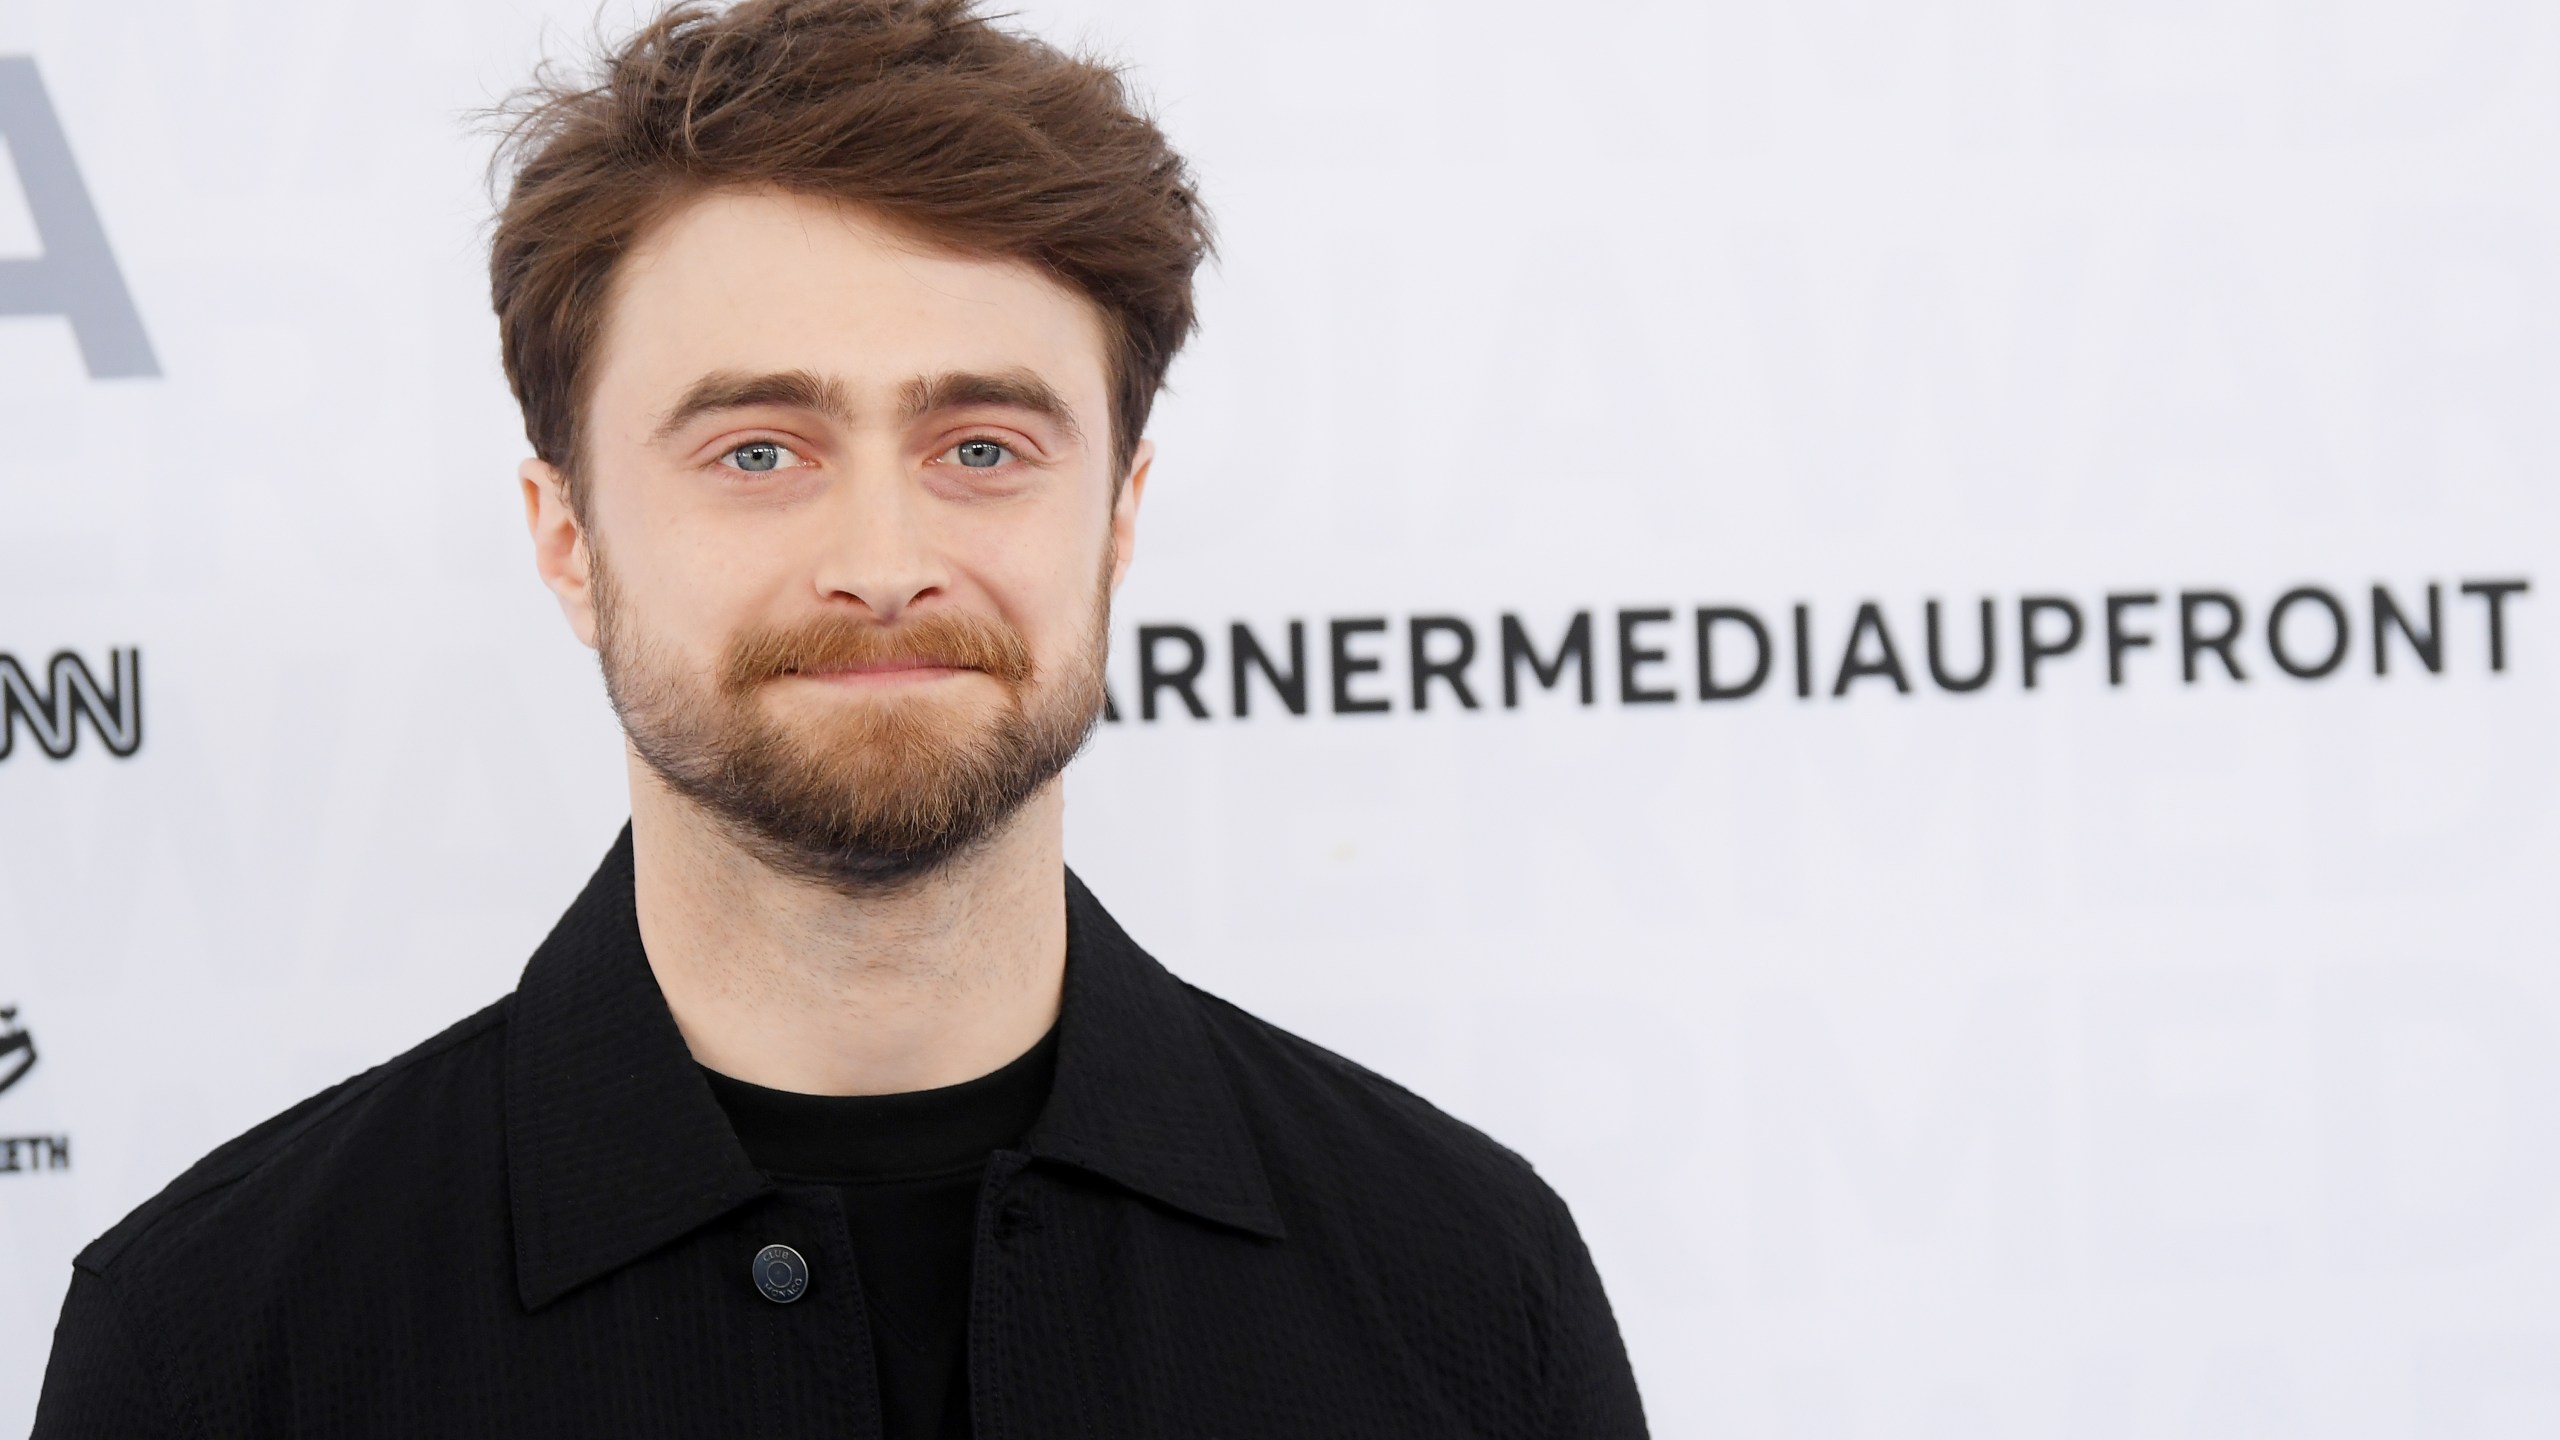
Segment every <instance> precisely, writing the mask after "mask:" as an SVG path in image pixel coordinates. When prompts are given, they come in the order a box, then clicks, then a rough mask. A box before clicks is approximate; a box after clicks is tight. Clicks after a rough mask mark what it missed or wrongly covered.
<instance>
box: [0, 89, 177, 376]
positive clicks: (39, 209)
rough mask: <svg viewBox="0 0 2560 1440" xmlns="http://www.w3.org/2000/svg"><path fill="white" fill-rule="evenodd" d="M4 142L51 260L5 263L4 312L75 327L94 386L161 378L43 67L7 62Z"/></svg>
mask: <svg viewBox="0 0 2560 1440" xmlns="http://www.w3.org/2000/svg"><path fill="white" fill-rule="evenodd" d="M0 141H6V142H7V143H8V146H9V157H10V158H11V159H12V160H15V161H16V162H17V166H18V184H19V186H20V187H21V188H22V189H23V190H24V191H25V193H26V197H27V213H28V214H29V215H31V216H33V217H34V218H35V222H36V239H37V240H38V241H39V242H40V243H41V244H42V245H43V247H44V253H43V254H41V255H38V256H36V257H35V258H33V259H31V260H0V315H59V316H61V317H62V318H64V319H66V320H68V321H70V322H71V334H72V336H73V337H74V338H75V339H77V340H78V341H79V342H80V358H81V360H82V362H83V363H85V364H86V365H87V366H88V367H89V376H90V378H91V379H93V380H111V379H122V378H126V377H130V376H140V375H157V374H159V373H160V362H159V361H158V360H156V359H154V358H153V357H152V354H151V339H150V337H149V336H147V335H145V334H143V333H142V316H141V315H140V314H139V313H137V312H136V311H135V310H134V308H133V296H132V294H131V293H130V292H128V291H127V290H126V289H125V284H124V272H123V271H121V270H118V269H117V268H116V257H115V252H113V251H111V250H109V249H108V248H107V231H106V227H105V226H102V225H100V224H99V223H98V211H97V208H96V207H95V206H93V205H91V204H90V203H89V187H88V186H87V185H85V184H83V183H81V180H80V167H79V166H78V165H76V164H74V163H72V159H71V143H70V142H69V141H68V140H65V139H64V138H63V135H62V122H61V121H59V120H57V119H56V118H54V113H53V102H52V101H50V100H48V99H46V98H45V92H44V81H43V79H42V78H41V77H39V76H38V75H37V74H36V62H35V61H34V60H32V59H29V58H28V57H26V56H24V55H0Z"/></svg>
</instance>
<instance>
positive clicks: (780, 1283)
mask: <svg viewBox="0 0 2560 1440" xmlns="http://www.w3.org/2000/svg"><path fill="white" fill-rule="evenodd" d="M756 1290H757V1291H758V1293H760V1294H762V1295H763V1296H764V1298H766V1299H767V1300H770V1301H772V1302H773V1303H774V1304H776V1305H788V1304H790V1303H791V1302H792V1301H794V1300H797V1299H799V1298H800V1297H801V1296H803V1295H806V1294H808V1293H809V1262H808V1261H806V1260H803V1259H801V1258H800V1252H799V1251H797V1250H794V1249H792V1248H791V1247H790V1246H788V1245H767V1246H766V1247H764V1248H763V1249H761V1250H759V1251H757V1252H756Z"/></svg>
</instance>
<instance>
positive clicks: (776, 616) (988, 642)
mask: <svg viewBox="0 0 2560 1440" xmlns="http://www.w3.org/2000/svg"><path fill="white" fill-rule="evenodd" d="M592 363H593V365H594V376H595V380H594V391H593V396H592V399H591V400H590V402H589V405H588V409H587V416H586V418H587V441H586V449H585V454H584V474H583V476H582V482H583V491H582V495H583V499H582V509H583V515H582V516H580V517H577V518H576V520H575V521H572V520H571V519H570V518H568V517H567V516H566V512H565V508H564V507H563V506H562V503H561V500H560V497H559V494H558V490H559V477H557V476H556V475H554V474H552V473H551V472H550V470H549V467H547V466H543V465H541V464H539V462H535V463H531V464H529V465H528V466H527V470H526V481H527V485H526V488H527V499H528V504H529V507H530V508H531V511H532V515H533V522H534V529H535V537H536V550H537V554H538V558H539V559H540V561H541V563H542V566H543V569H544V573H545V577H546V579H548V580H550V581H551V583H552V587H553V589H554V590H555V592H557V593H558V594H559V595H560V597H561V601H562V604H563V606H564V608H565V609H566V610H567V611H568V613H569V615H570V618H571V622H572V624H573V625H575V626H577V628H578V629H579V633H580V635H581V637H582V638H584V639H586V640H587V641H588V642H589V643H591V644H594V645H595V646H596V647H597V649H598V650H599V651H600V653H601V654H602V656H603V661H604V670H605V680H606V685H607V688H608V690H609V692H610V693H611V695H612V697H613V702H614V708H615V710H616V711H617V713H619V714H620V716H621V717H622V721H623V726H624V728H625V730H626V731H627V732H628V733H629V735H630V738H631V742H632V746H633V748H634V750H635V751H636V752H637V753H638V754H639V756H640V757H641V758H642V760H644V761H645V762H646V763H647V764H648V765H649V767H650V768H651V769H652V770H654V771H655V772H656V773H657V775H658V776H659V777H660V778H662V779H663V780H664V781H665V782H666V783H667V784H668V785H669V786H670V787H671V788H673V789H674V790H676V791H677V792H679V793H681V794H684V795H686V796H689V797H690V798H692V799H693V800H694V801H695V802H696V803H697V804H699V805H701V806H702V807H703V808H704V809H705V810H707V811H708V812H710V813H711V814H713V815H714V816H716V817H718V818H719V819H720V820H722V821H723V822H725V823H726V824H727V825H728V827H729V829H730V830H731V831H732V832H733V833H734V834H735V835H736V836H737V837H738V838H739V839H740V840H742V841H743V842H744V843H746V844H747V845H748V846H749V847H750V848H751V849H753V850H754V851H755V852H756V853H757V854H758V855H759V856H760V857H761V858H763V859H765V860H766V861H767V862H768V863H772V864H775V865H777V866H780V867H782V868H785V869H788V870H791V871H793V872H795V873H799V874H802V875H806V876H810V877H813V878H818V879H822V880H826V881H829V882H831V883H836V884H839V885H844V886H847V887H849V888H864V887H877V886H880V885H885V884H895V883H897V882H899V881H902V880H906V879H909V878H912V877H913V876H916V875H918V874H921V873H924V872H926V871H929V870H931V869H933V868H934V867H935V866H936V865H938V864H939V863H940V862H942V861H943V860H946V859H948V858H950V857H951V856H953V855H955V854H958V853H961V852H962V851H965V850H966V849H967V848H968V847H969V846H970V845H971V844H972V843H974V842H976V841H978V840H981V839H983V838H985V837H986V836H988V835H990V834H992V833H994V832H995V831H996V830H997V829H998V828H1000V827H1001V826H1002V824H1003V823H1004V822H1005V821H1006V820H1007V819H1008V818H1009V817H1010V816H1011V815H1012V814H1013V813H1014V812H1015V811H1016V810H1017V809H1018V808H1019V807H1020V806H1021V805H1022V804H1023V802H1024V801H1025V800H1027V799H1028V798H1030V797H1031V796H1032V795H1034V794H1035V793H1037V792H1038V791H1039V790H1040V789H1041V788H1042V787H1043V786H1045V785H1047V784H1049V783H1050V782H1051V781H1052V780H1053V779H1054V778H1055V776H1056V775H1057V772H1058V771H1059V769H1060V768H1062V767H1063V766H1064V765H1065V764H1066V762H1067V760H1068V759H1069V758H1070V757H1071V756H1072V755H1073V754H1074V753H1075V751H1076V749H1077V747H1078V746H1079V745H1081V743H1082V742H1083V740H1084V738H1085V736H1086V735H1087V734H1088V733H1089V732H1090V730H1091V728H1092V724H1093V721H1094V718H1095V716H1096V715H1097V713H1098V712H1099V709H1100V707H1101V702H1102V679H1101V666H1102V657H1103V647H1104V629H1105V621H1106V619H1107V614H1108V606H1109V598H1110V591H1111V589H1112V587H1113V586H1115V585H1116V584H1117V582H1118V578H1119V574H1120V571H1121V568H1122V567H1123V566H1125V565H1126V563H1127V560H1128V554H1129V549H1130V542H1131V540H1132V539H1133V531H1132V527H1133V525H1134V523H1135V517H1136V507H1137V499H1138V496H1139V492H1140V490H1141V488H1142V486H1143V483H1144V470H1145V456H1144V451H1143V449H1142V450H1141V453H1140V457H1139V463H1138V465H1137V467H1136V473H1134V474H1133V475H1132V476H1131V479H1130V483H1129V484H1128V485H1127V486H1126V487H1125V488H1121V489H1119V490H1118V491H1117V493H1116V494H1115V487H1114V486H1113V484H1112V478H1113V477H1112V474H1111V435H1110V432H1109V427H1110V419H1109V416H1110V404H1109V384H1108V377H1107V372H1106V369H1105V360H1104V336H1103V329H1102V323H1101V320H1100V317H1099V316H1098V314H1097V313H1096V312H1095V310H1094V308H1093V307H1092V306H1091V305H1090V304H1089V303H1088V302H1087V301H1085V300H1084V299H1083V298H1082V297H1081V296H1079V295H1077V294H1076V293H1074V292H1073V291H1071V290H1068V289H1066V288H1065V287H1063V286H1062V285H1060V284H1059V283H1057V282H1056V281H1054V280H1052V279H1049V278H1048V277H1046V276H1044V275H1042V274H1041V273H1039V272H1038V271H1036V270H1034V269H1031V268H1030V267H1028V266H1024V265H1020V264H1015V263H1011V262H1002V261H989V260H981V259H969V258H963V257H959V256H956V255H952V254H949V253H947V252H942V251H938V250H934V249H931V248H929V247H927V246H925V245H923V244H921V243H919V242H917V241H915V240H913V239H911V238H908V237H905V236H903V235H901V234H900V233H898V232H895V231H892V230H890V229H888V228H885V227H883V226H882V225H880V224H878V223H876V222H874V221H873V220H871V219H868V218H866V217H864V216H863V215H861V214H859V213H857V212H853V211H849V210H847V209H844V208H842V207H838V206H834V205H831V204H828V203H826V202H822V201H816V200H809V199H803V198H800V197H796V196H787V195H778V194H770V193H760V194H724V195H714V196H711V197H708V198H705V199H703V200H700V201H697V202H694V203H693V204H691V205H690V206H688V207H687V208H685V209H684V210H682V211H680V212H679V213H677V214H676V215H674V216H673V217H671V218H670V219H668V220H667V221H665V222H664V223H662V224H661V225H660V226H659V227H657V228H656V229H654V230H653V231H651V232H650V233H649V235H648V236H647V237H646V239H645V240H644V241H643V243H642V244H641V245H639V246H638V247H637V248H635V249H634V251H633V252H632V254H631V255H630V256H629V257H627V258H626V260H625V261H624V263H623V266H622V268H621V271H620V272H619V274H618V276H617V279H616V284H615V289H614V293H613V297H612V300H611V303H610V305H609V308H608V310H607V315H606V321H605V325H604V331H603V334H602V336H601V338H600V341H599V344H598V348H597V351H596V354H595V356H594V358H593V362H592ZM546 527H547V528H546Z"/></svg>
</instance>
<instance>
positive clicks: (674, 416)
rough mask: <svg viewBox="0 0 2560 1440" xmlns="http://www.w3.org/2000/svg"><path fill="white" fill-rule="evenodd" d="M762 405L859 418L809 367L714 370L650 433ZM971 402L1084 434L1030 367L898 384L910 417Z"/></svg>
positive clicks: (660, 437) (663, 434) (660, 435)
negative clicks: (1021, 413)
mask: <svg viewBox="0 0 2560 1440" xmlns="http://www.w3.org/2000/svg"><path fill="white" fill-rule="evenodd" d="M759 405H772V406H778V407H780V408H783V409H786V410H806V411H809V412H811V413H813V414H817V415H823V416H825V417H826V418H828V419H830V420H833V421H835V422H836V423H838V424H840V425H850V424H852V423H853V404H852V402H851V401H850V400H849V399H848V398H847V397H846V395H845V392H844V387H843V386H841V385H839V384H837V383H836V382H835V381H833V380H831V379H828V378H827V377H825V376H823V375H818V374H814V373H812V372H810V371H807V370H774V371H768V372H765V373H763V374H753V375H751V374H745V373H742V372H740V371H736V370H714V371H712V372H711V373H710V374H708V375H705V376H703V377H702V378H701V379H699V380H696V381H694V382H693V384H692V385H690V386H688V387H686V389H685V392H684V394H683V395H682V396H680V397H678V398H677V400H676V403H675V404H673V405H671V406H669V407H668V408H667V413H666V414H665V416H664V417H662V418H661V419H660V420H659V421H658V426H657V429H656V430H655V431H653V432H652V433H651V435H650V437H649V438H650V440H651V442H652V443H657V442H662V441H665V440H667V439H669V438H671V437H672V436H674V435H675V434H676V432H678V431H680V430H682V429H684V427H686V426H687V425H690V424H692V423H693V422H694V421H696V420H699V419H701V418H702V417H703V416H705V415H712V414H717V413H719V412H720V411H723V410H746V409H751V408H753V407H755V406H759ZM972 405H990V406H998V407H1002V408H1005V409H1011V410H1024V411H1028V412H1030V413H1032V414H1034V415H1038V416H1041V417H1043V418H1045V419H1048V420H1050V421H1053V422H1054V423H1056V424H1057V425H1058V426H1059V427H1060V428H1061V429H1063V430H1065V431H1066V432H1067V434H1068V435H1070V436H1072V437H1073V438H1075V439H1076V440H1078V441H1082V440H1083V439H1084V430H1083V427H1081V426H1079V425H1078V424H1076V416H1075V411H1074V410H1072V409H1070V408H1068V405H1067V402H1066V399H1065V397H1063V396H1061V395H1059V394H1058V392H1057V390H1056V389H1055V388H1054V387H1052V386H1051V385H1050V384H1049V382H1048V381H1046V380H1043V379H1041V378H1040V377H1039V376H1037V375H1035V374H1033V373H1031V372H1030V371H1028V370H1000V371H994V372H979V371H969V370H954V371H948V372H945V373H943V374H940V375H926V376H920V377H918V378H917V379H914V380H910V381H908V382H907V383H906V384H905V385H903V386H901V387H899V391H898V408H899V410H900V411H901V412H902V413H903V414H904V416H905V418H907V419H909V420H920V419H922V418H924V417H925V416H927V415H931V414H933V413H934V412H935V411H938V410H958V409H962V408H964V407H967V406H972Z"/></svg>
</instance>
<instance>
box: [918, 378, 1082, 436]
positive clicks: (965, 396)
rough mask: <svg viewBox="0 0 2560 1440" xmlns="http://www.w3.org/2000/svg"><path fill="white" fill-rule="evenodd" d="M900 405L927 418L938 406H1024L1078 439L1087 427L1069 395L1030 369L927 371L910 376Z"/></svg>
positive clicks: (953, 408)
mask: <svg viewBox="0 0 2560 1440" xmlns="http://www.w3.org/2000/svg"><path fill="white" fill-rule="evenodd" d="M898 405H899V408H900V409H901V410H903V411H904V412H905V413H906V418H908V419H910V420H920V419H923V418H924V417H925V416H927V415H930V414H932V413H934V412H935V411H937V410H958V409H963V408H965V407H968V406H972V405H992V406H999V407H1002V408H1004V409H1008V410H1024V411H1028V412H1030V413H1031V414H1034V415H1038V416H1040V417H1042V418H1043V419H1046V420H1049V421H1051V422H1053V423H1055V424H1056V425H1057V426H1058V428H1060V429H1062V430H1064V431H1066V432H1067V434H1068V435H1069V436H1071V437H1073V438H1074V439H1076V440H1078V441H1081V440H1083V439H1084V430H1083V427H1081V426H1079V425H1077V424H1076V414H1075V411H1073V410H1071V409H1068V408H1067V402H1066V400H1065V398H1064V397H1062V396H1060V395H1059V394H1058V392H1057V391H1056V390H1055V389H1053V388H1051V387H1050V385H1049V382H1048V381H1046V380H1043V379H1041V378H1040V377H1039V376H1037V375H1034V374H1032V373H1031V372H1030V371H1028V370H999V371H995V372H993V373H979V372H975V371H967V370H958V371H951V372H948V373H946V374H941V375H927V376H924V377H922V378H920V379H915V380H910V381H908V382H907V383H906V384H905V385H904V386H903V387H901V388H900V389H899V392H898Z"/></svg>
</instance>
